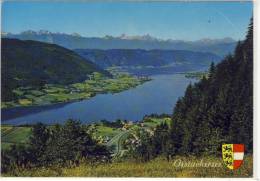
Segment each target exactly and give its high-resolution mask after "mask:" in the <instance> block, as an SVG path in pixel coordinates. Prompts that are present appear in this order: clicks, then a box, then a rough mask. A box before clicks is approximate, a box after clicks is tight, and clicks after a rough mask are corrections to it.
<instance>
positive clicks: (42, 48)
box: [1, 38, 110, 101]
mask: <svg viewBox="0 0 260 181" xmlns="http://www.w3.org/2000/svg"><path fill="white" fill-rule="evenodd" d="M1 59H2V70H1V71H2V101H8V100H11V99H13V97H12V96H13V95H12V90H13V89H15V88H17V87H19V86H31V87H40V86H42V85H44V84H46V83H48V84H70V83H74V82H81V81H84V80H86V79H88V75H89V74H91V73H93V72H100V73H102V74H104V75H106V76H110V73H108V72H107V71H105V70H103V69H101V68H99V67H98V66H97V65H95V64H94V63H92V62H90V61H89V60H87V59H84V58H82V57H80V56H79V55H78V54H76V53H75V52H73V51H71V50H68V49H66V48H63V47H60V46H58V45H54V44H47V43H42V42H36V41H30V40H28V41H21V40H17V39H5V38H3V39H2V57H1Z"/></svg>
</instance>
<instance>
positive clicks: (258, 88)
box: [0, 0, 260, 181]
mask: <svg viewBox="0 0 260 181" xmlns="http://www.w3.org/2000/svg"><path fill="white" fill-rule="evenodd" d="M4 1H47V0H0V2H1V3H2V2H4ZM49 1H51V0H49ZM52 1H60V2H61V1H73V0H52ZM75 1H83V2H91V1H92V2H94V1H101V0H75ZM103 1H122V0H103ZM124 1H135V2H138V1H139V2H144V1H150V2H155V1H157V2H158V1H162V2H170V1H187V2H198V1H202V2H203V1H215V0H124ZM218 1H222V2H223V1H227V2H228V1H239V0H218ZM242 1H250V0H240V2H242ZM252 1H253V2H254V106H253V108H254V134H253V136H254V138H253V140H254V149H253V151H254V153H253V160H254V168H253V169H254V173H253V178H135V177H133V178H124V177H123V178H122V177H121V178H90V177H85V178H82V177H58V178H54V177H26V178H25V177H19V178H15V177H9V178H8V177H2V178H1V180H10V181H13V180H21V181H27V180H28V179H30V180H45V179H48V180H57V179H58V180H71V181H72V180H74V179H77V180H84V181H85V180H88V181H94V180H95V181H96V180H99V181H111V180H113V181H122V180H124V181H132V180H139V181H148V180H158V181H159V180H160V181H161V180H165V181H166V180H169V181H170V180H200V179H203V180H210V181H211V180H236V181H240V180H259V179H260V178H259V176H260V173H259V164H260V157H259V156H258V155H257V153H259V151H260V149H259V145H260V139H259V135H260V133H258V132H257V130H258V131H259V130H260V123H258V120H259V119H260V112H259V111H260V110H259V111H258V110H257V109H259V107H260V96H259V93H260V62H259V61H260V59H259V58H260V49H259V44H260V36H259V35H258V33H257V32H258V31H260V28H259V26H260V4H259V0H258V1H257V0H252ZM1 5H2V4H1ZM1 11H2V7H1V10H0V12H1ZM1 14H2V13H0V17H1ZM1 20H2V18H0V24H1ZM0 30H1V27H0ZM0 47H1V46H0ZM0 76H1V75H0ZM0 139H1V138H0Z"/></svg>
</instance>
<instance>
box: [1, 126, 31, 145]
mask: <svg viewBox="0 0 260 181" xmlns="http://www.w3.org/2000/svg"><path fill="white" fill-rule="evenodd" d="M30 134H31V128H30V127H22V126H9V125H1V147H2V149H8V148H9V147H10V145H12V144H26V142H27V140H28V139H29V136H30Z"/></svg>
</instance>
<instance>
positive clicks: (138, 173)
mask: <svg viewBox="0 0 260 181" xmlns="http://www.w3.org/2000/svg"><path fill="white" fill-rule="evenodd" d="M201 159H203V161H204V163H207V162H213V163H219V164H220V165H221V166H220V167H208V168H206V167H197V168H196V167H178V164H176V160H182V161H183V162H185V163H187V162H190V163H194V162H200V161H201ZM252 167H253V159H252V156H246V158H245V159H244V163H243V165H242V166H241V167H240V168H239V169H237V170H229V169H228V168H227V167H225V166H224V165H223V162H222V159H221V158H215V157H207V156H205V157H200V158H196V157H184V156H182V157H176V158H173V159H172V160H170V161H169V162H168V161H166V160H165V159H163V158H161V157H160V158H156V159H154V160H151V161H149V162H146V163H138V162H134V161H131V160H128V161H122V162H113V163H108V164H99V165H90V164H88V163H81V164H80V166H78V167H71V168H61V167H58V166H53V167H49V168H35V169H30V170H28V169H19V170H18V169H17V170H14V171H13V173H8V174H4V175H3V176H33V177H45V176H65V177H68V176H69V177H74V176H76V177H252V174H253V173H252V170H253V169H252Z"/></svg>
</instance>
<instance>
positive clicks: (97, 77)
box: [1, 72, 150, 108]
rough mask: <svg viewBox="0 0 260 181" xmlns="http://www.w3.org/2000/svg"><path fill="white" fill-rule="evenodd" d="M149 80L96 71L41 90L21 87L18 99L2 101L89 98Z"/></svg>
mask: <svg viewBox="0 0 260 181" xmlns="http://www.w3.org/2000/svg"><path fill="white" fill-rule="evenodd" d="M148 80H150V79H148V78H137V77H133V76H130V75H128V74H122V73H121V74H117V75H115V76H114V78H113V79H112V78H110V79H109V78H106V77H103V76H102V75H101V74H100V73H96V72H95V73H94V74H93V75H92V76H90V79H89V80H86V81H84V82H80V83H75V84H70V85H67V86H64V85H54V84H46V85H45V86H44V87H42V88H41V89H39V90H35V89H33V88H32V87H19V88H17V89H15V90H14V91H13V92H14V93H15V94H16V96H17V97H18V99H17V100H15V101H10V102H2V104H1V107H2V108H10V107H18V106H39V105H48V104H53V103H61V102H69V101H75V100H81V99H88V98H91V97H93V96H95V95H96V94H100V93H117V92H121V91H124V90H127V89H130V88H132V87H136V86H138V85H140V84H142V83H144V82H146V81H148Z"/></svg>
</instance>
